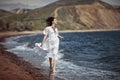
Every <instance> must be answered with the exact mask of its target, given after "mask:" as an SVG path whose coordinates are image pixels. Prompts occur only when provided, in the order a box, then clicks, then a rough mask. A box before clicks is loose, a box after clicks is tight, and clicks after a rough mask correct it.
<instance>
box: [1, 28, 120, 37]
mask: <svg viewBox="0 0 120 80" xmlns="http://www.w3.org/2000/svg"><path fill="white" fill-rule="evenodd" d="M102 31H120V29H94V30H93V29H92V30H59V32H60V33H68V32H102ZM41 33H42V31H40V30H35V31H22V32H12V31H8V32H0V38H4V37H9V36H17V35H27V34H41Z"/></svg>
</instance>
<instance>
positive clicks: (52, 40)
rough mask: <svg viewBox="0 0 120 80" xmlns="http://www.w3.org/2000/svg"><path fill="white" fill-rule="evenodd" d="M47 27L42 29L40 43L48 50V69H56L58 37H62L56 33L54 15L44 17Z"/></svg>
mask: <svg viewBox="0 0 120 80" xmlns="http://www.w3.org/2000/svg"><path fill="white" fill-rule="evenodd" d="M46 23H47V27H46V28H45V29H44V31H43V34H44V38H43V40H42V43H41V47H42V48H43V49H45V50H47V51H48V54H47V56H48V57H49V63H50V71H52V72H55V71H56V60H57V54H58V49H59V38H63V37H62V36H60V35H59V34H58V29H57V27H56V26H55V25H56V24H57V19H55V18H54V17H48V18H47V19H46Z"/></svg>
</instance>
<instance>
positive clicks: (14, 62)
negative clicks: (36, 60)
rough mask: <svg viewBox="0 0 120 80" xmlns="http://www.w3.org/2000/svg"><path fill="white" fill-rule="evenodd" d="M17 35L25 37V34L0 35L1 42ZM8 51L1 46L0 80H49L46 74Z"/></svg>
mask: <svg viewBox="0 0 120 80" xmlns="http://www.w3.org/2000/svg"><path fill="white" fill-rule="evenodd" d="M27 34H31V33H27ZM17 35H24V33H18V34H17V33H13V34H10V33H9V34H8V33H4V34H2V35H1V33H0V42H4V39H5V38H7V37H11V36H17ZM25 35H26V34H25ZM6 49H7V48H5V46H3V45H1V44H0V80H49V76H48V75H47V74H44V73H43V71H42V70H41V69H38V68H35V67H34V66H33V65H31V64H30V63H28V62H26V61H24V60H22V58H20V57H18V56H17V55H15V54H13V53H11V52H8V51H6Z"/></svg>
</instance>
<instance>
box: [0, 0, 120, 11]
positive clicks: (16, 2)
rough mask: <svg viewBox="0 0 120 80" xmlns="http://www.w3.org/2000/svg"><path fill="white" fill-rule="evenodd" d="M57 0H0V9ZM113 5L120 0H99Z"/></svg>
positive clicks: (11, 8) (38, 5) (33, 7)
mask: <svg viewBox="0 0 120 80" xmlns="http://www.w3.org/2000/svg"><path fill="white" fill-rule="evenodd" d="M55 1H58V0H34V1H33V0H21V1H20V0H0V9H3V10H8V11H9V10H13V9H17V8H21V9H36V8H41V7H44V6H46V5H48V4H50V3H53V2H55ZM101 1H103V2H106V3H108V4H111V5H113V6H120V0H114V1H113V0H101Z"/></svg>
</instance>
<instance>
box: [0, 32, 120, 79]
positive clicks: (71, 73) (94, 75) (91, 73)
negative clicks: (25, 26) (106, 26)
mask: <svg viewBox="0 0 120 80" xmlns="http://www.w3.org/2000/svg"><path fill="white" fill-rule="evenodd" d="M60 35H61V36H63V37H64V38H63V39H60V45H59V52H58V56H57V57H58V59H57V67H56V69H57V70H56V73H54V74H53V75H54V76H55V77H57V79H55V78H54V80H120V31H93V32H62V33H60ZM42 38H43V34H38V33H37V34H30V35H20V36H14V37H9V38H6V39H5V42H2V43H1V44H3V45H5V47H6V48H7V51H9V52H12V53H14V54H16V55H17V56H18V57H20V58H22V59H23V60H25V61H27V62H29V63H31V64H32V65H33V66H34V67H36V68H40V69H42V70H43V73H45V74H47V73H48V74H49V59H48V57H47V56H46V55H47V54H46V51H44V50H42V49H39V48H36V47H35V43H39V42H41V41H42ZM51 80H52V79H51Z"/></svg>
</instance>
